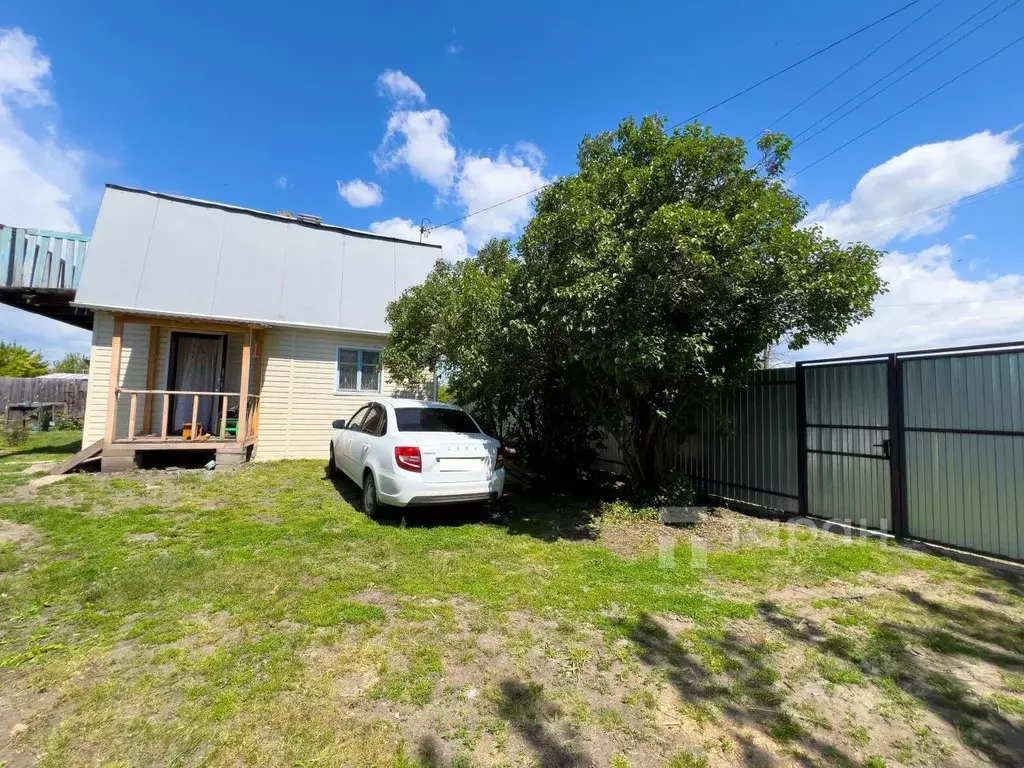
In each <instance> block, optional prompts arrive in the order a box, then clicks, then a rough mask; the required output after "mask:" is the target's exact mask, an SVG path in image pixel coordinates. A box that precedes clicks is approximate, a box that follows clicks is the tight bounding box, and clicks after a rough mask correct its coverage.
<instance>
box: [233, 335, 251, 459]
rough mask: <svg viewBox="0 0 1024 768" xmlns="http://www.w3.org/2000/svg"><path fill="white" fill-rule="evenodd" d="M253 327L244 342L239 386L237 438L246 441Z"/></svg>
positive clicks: (242, 441) (240, 441) (239, 440)
mask: <svg viewBox="0 0 1024 768" xmlns="http://www.w3.org/2000/svg"><path fill="white" fill-rule="evenodd" d="M251 358H252V328H250V329H249V333H248V335H247V336H246V337H245V340H244V341H243V342H242V373H241V376H240V378H241V381H240V382H239V386H238V433H237V434H236V435H235V439H236V440H237V441H238V442H239V443H244V442H245V438H246V430H247V428H248V415H249V366H250V365H251V363H252V359H251Z"/></svg>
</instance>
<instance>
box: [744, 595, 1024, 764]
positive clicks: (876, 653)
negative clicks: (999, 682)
mask: <svg viewBox="0 0 1024 768" xmlns="http://www.w3.org/2000/svg"><path fill="white" fill-rule="evenodd" d="M903 595H904V597H905V598H906V599H907V600H908V601H909V602H910V603H911V605H913V606H915V607H917V608H919V609H921V610H922V611H923V612H924V615H923V616H922V615H915V613H914V612H913V611H908V612H907V614H905V615H898V614H896V615H892V617H891V618H889V617H886V619H885V620H882V621H879V622H878V623H876V624H874V625H873V626H869V627H868V631H867V634H866V636H862V635H859V634H854V633H843V634H840V633H839V632H834V631H829V630H828V629H827V628H825V627H823V626H822V625H821V624H819V623H817V622H815V621H813V620H811V619H808V618H806V617H802V618H794V617H792V616H789V615H786V614H785V613H784V612H783V611H782V610H781V609H780V607H779V606H777V605H775V604H773V603H770V602H764V603H761V604H759V605H758V606H757V610H758V613H759V614H760V616H761V618H762V619H764V621H766V622H767V623H768V624H769V625H771V626H772V627H774V628H775V629H776V630H777V631H778V632H780V633H781V634H782V635H783V636H784V637H785V638H786V641H787V642H790V643H800V644H803V645H806V646H809V647H810V648H812V649H813V650H815V651H817V652H818V653H820V654H821V658H822V659H825V660H826V663H827V660H830V659H832V660H839V661H840V662H842V663H845V664H846V665H848V667H846V668H847V669H852V670H855V673H854V674H859V675H860V676H862V679H863V682H862V684H873V685H876V686H878V687H879V688H880V689H881V690H882V691H883V692H885V691H889V692H890V694H889V695H893V694H892V693H891V692H892V691H894V690H895V692H896V693H895V695H896V696H897V697H898V696H900V695H902V696H903V697H905V699H904V700H906V701H913V702H916V704H917V705H920V706H921V707H923V708H924V709H926V710H928V711H930V712H932V713H933V714H934V715H936V716H938V717H939V718H940V719H942V720H944V721H946V722H947V723H949V724H950V725H951V726H952V727H953V729H954V730H955V732H956V733H957V735H958V737H959V739H960V741H961V742H962V743H963V744H964V745H965V746H966V747H968V748H969V749H972V750H974V751H976V752H978V753H981V754H983V755H985V756H986V757H987V758H989V759H990V760H992V761H993V762H995V763H996V764H999V765H1006V766H1017V765H1024V733H1022V732H1021V730H1020V728H1019V727H1018V726H1017V725H1015V724H1014V723H1012V722H1011V721H1009V720H1008V719H1007V718H1006V717H1005V716H1004V715H1003V714H1002V713H1001V712H1000V711H999V709H998V707H997V706H995V705H994V704H993V703H992V702H991V701H989V700H986V699H982V698H981V697H979V696H978V694H977V693H976V692H975V691H973V690H972V689H971V688H970V687H968V686H967V685H966V684H965V683H964V682H963V681H961V680H960V678H959V677H958V676H957V675H955V674H954V673H953V672H952V669H953V668H955V666H956V664H957V662H958V657H966V658H973V659H977V660H982V661H985V662H988V663H991V664H993V665H995V666H996V667H997V668H998V669H999V670H1001V671H1003V672H1014V673H1019V672H1021V671H1024V624H1022V623H1021V622H1020V621H1018V620H1014V619H1012V618H1011V617H1010V616H1008V615H1007V614H1006V613H1004V612H999V611H994V610H992V609H989V608H984V607H980V606H968V605H960V604H957V605H950V604H944V603H938V602H936V601H933V600H928V599H927V598H925V597H924V596H922V595H921V594H920V593H919V592H916V591H914V590H903ZM911 646H918V647H922V646H923V647H924V648H926V649H928V650H930V651H932V652H934V653H935V654H938V655H939V656H940V657H942V658H941V661H942V663H941V665H939V666H936V665H935V664H928V663H927V661H926V659H927V657H925V656H922V655H921V654H920V653H917V652H914V651H911Z"/></svg>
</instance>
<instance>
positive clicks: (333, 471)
mask: <svg viewBox="0 0 1024 768" xmlns="http://www.w3.org/2000/svg"><path fill="white" fill-rule="evenodd" d="M339 474H340V470H339V469H338V462H337V461H335V459H334V443H331V458H330V459H329V460H328V462H327V475H328V476H329V477H337V476H338V475H339Z"/></svg>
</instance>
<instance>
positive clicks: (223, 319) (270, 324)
mask: <svg viewBox="0 0 1024 768" xmlns="http://www.w3.org/2000/svg"><path fill="white" fill-rule="evenodd" d="M71 306H73V307H80V308H81V309H91V310H93V311H94V312H115V313H118V314H124V315H143V316H152V317H166V318H169V319H171V320H174V319H180V320H191V321H193V322H194V321H200V322H201V321H203V320H209V321H210V322H211V323H238V324H239V325H257V326H261V327H265V328H295V329H300V330H307V331H330V332H331V333H359V334H363V335H364V336H382V337H386V336H387V335H388V332H387V331H371V330H367V329H365V328H343V327H342V326H339V325H313V324H310V323H289V322H286V321H282V320H266V319H262V320H261V319H257V318H245V317H227V316H224V315H192V314H187V313H185V312H167V311H159V310H149V309H140V308H139V307H115V306H109V305H104V304H81V303H79V302H77V301H73V302H71ZM129 322H131V321H130V320H129Z"/></svg>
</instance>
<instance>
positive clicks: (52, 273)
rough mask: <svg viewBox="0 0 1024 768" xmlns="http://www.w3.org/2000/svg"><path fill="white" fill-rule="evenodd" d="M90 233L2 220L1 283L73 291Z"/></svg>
mask: <svg viewBox="0 0 1024 768" xmlns="http://www.w3.org/2000/svg"><path fill="white" fill-rule="evenodd" d="M88 249H89V236H88V235H76V234H72V233H69V232H49V231H46V230H43V229H22V228H20V227H8V226H6V225H3V224H0V287H6V288H36V289H52V290H58V291H74V290H76V289H77V288H78V281H79V279H80V278H81V276H82V267H84V266H85V257H86V254H87V253H88Z"/></svg>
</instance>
